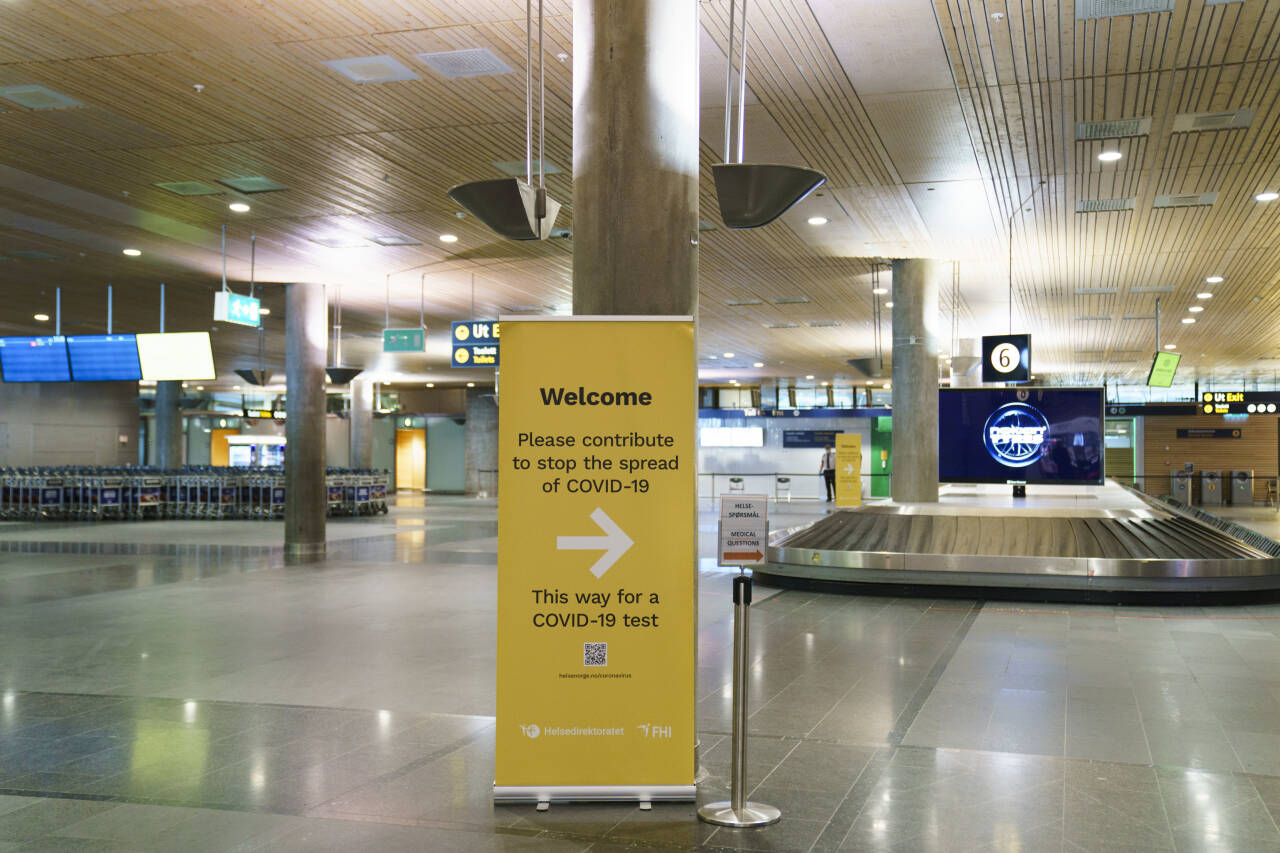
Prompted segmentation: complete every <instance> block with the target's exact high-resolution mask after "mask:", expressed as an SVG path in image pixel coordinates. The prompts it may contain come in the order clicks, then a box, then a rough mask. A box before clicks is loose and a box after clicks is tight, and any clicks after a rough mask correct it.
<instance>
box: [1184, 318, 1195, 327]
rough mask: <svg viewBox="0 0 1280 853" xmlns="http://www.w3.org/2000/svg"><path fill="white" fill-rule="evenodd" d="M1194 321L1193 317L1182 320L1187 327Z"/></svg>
mask: <svg viewBox="0 0 1280 853" xmlns="http://www.w3.org/2000/svg"><path fill="white" fill-rule="evenodd" d="M1195 321H1196V318H1195V317H1183V318H1182V322H1184V323H1186V324H1187V325H1188V326H1189V325H1191V324H1192V323H1194V322H1195Z"/></svg>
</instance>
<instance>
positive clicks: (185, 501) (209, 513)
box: [0, 466, 390, 521]
mask: <svg viewBox="0 0 1280 853" xmlns="http://www.w3.org/2000/svg"><path fill="white" fill-rule="evenodd" d="M389 479H390V475H389V474H388V472H386V471H372V470H367V469H356V468H329V469H328V470H327V471H326V472H325V493H326V505H327V509H328V514H329V515H335V516H338V515H342V516H356V515H378V514H386V512H387V489H388V483H389ZM287 498H288V495H287V492H286V490H285V481H284V469H283V468H212V467H207V466H188V467H185V468H180V469H177V470H168V471H165V470H160V469H158V468H133V467H119V468H87V467H66V468H0V519H3V520H7V521H17V520H21V521H41V520H56V521H103V520H109V519H122V520H125V519H127V520H141V519H163V518H183V519H240V520H269V519H279V518H284V507H285V501H286V500H287Z"/></svg>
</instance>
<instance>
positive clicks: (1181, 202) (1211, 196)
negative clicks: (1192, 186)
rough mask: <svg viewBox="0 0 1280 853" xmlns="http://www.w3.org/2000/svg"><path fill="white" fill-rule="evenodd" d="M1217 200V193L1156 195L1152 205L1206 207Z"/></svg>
mask: <svg viewBox="0 0 1280 853" xmlns="http://www.w3.org/2000/svg"><path fill="white" fill-rule="evenodd" d="M1217 200H1218V194H1217V193H1189V194H1184V195H1158V196H1156V200H1155V202H1154V203H1153V204H1152V205H1151V206H1152V207H1206V206H1208V205H1211V204H1213V203H1214V202H1215V201H1217Z"/></svg>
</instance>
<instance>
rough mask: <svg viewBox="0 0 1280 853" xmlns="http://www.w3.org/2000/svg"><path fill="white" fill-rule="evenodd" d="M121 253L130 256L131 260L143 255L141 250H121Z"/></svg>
mask: <svg viewBox="0 0 1280 853" xmlns="http://www.w3.org/2000/svg"><path fill="white" fill-rule="evenodd" d="M120 251H122V252H124V254H126V255H128V256H129V257H131V258H136V257H138V255H141V254H142V250H141V249H121V250H120Z"/></svg>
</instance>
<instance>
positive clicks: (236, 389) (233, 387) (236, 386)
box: [231, 385, 240, 391]
mask: <svg viewBox="0 0 1280 853" xmlns="http://www.w3.org/2000/svg"><path fill="white" fill-rule="evenodd" d="M231 390H232V391H239V390H240V386H239V385H232V386H231Z"/></svg>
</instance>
